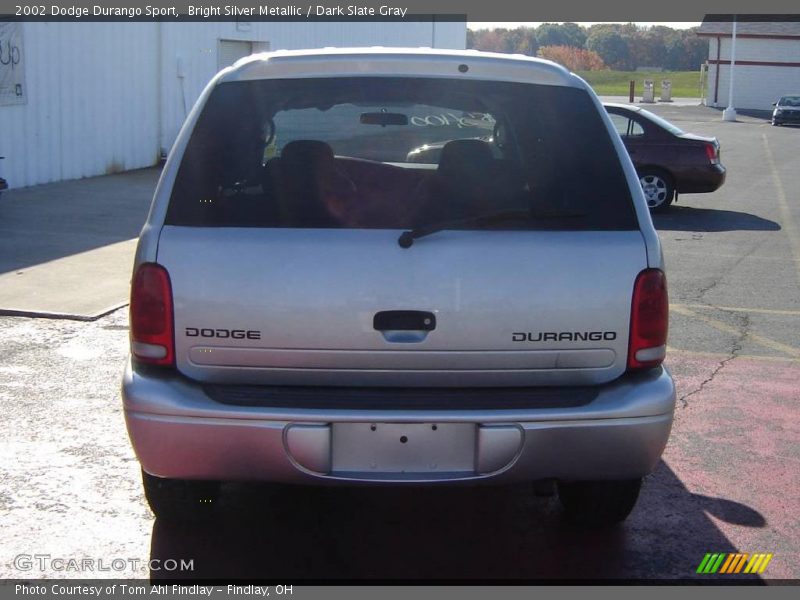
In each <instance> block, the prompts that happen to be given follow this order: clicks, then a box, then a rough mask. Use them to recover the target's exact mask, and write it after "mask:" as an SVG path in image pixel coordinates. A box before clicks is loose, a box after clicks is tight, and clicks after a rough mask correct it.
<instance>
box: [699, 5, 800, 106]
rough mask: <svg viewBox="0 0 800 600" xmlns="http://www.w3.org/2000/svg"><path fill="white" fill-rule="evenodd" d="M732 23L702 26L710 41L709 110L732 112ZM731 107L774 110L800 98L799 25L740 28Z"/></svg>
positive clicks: (751, 24) (755, 24) (701, 33)
mask: <svg viewBox="0 0 800 600" xmlns="http://www.w3.org/2000/svg"><path fill="white" fill-rule="evenodd" d="M732 29H733V23H730V22H727V23H721V22H703V24H702V25H701V26H700V29H699V30H698V32H697V35H699V36H703V37H705V38H708V80H707V81H708V89H707V92H706V102H707V104H708V106H718V107H726V106H728V89H729V82H730V73H731V45H732V44H731V41H732V35H731V33H732ZM733 58H734V67H733V68H734V75H733V84H734V90H733V106H734V108H740V109H758V110H771V109H772V103H773V102H775V101H776V100H777V99H778V98H779V97H780V96H782V95H784V94H800V21H797V20H794V21H784V22H758V21H753V22H748V21H741V22H738V23H737V25H736V50H735V56H734V57H733Z"/></svg>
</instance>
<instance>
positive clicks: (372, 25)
mask: <svg viewBox="0 0 800 600" xmlns="http://www.w3.org/2000/svg"><path fill="white" fill-rule="evenodd" d="M465 45H466V24H465V23H464V22H461V23H458V22H431V21H427V22H342V23H337V22H314V23H302V22H251V23H243V22H198V23H194V22H179V23H167V22H154V23H139V22H131V23H121V22H104V23H80V22H78V23H72V22H65V23H0V156H5V157H6V160H4V161H0V175H2V176H3V177H5V178H6V179H7V180H8V182H9V185H10V186H11V187H22V186H28V185H33V184H37V183H46V182H50V181H59V180H63V179H76V178H80V177H90V176H94V175H102V174H106V173H115V172H119V171H125V170H129V169H136V168H141V167H147V166H150V165H153V164H155V163H156V162H157V161H158V159H159V157H160V155H161V154H162V153H163V152H166V151H168V149H169V147H170V145H171V144H172V142H173V140H174V139H175V137H176V135H177V133H178V130H179V129H180V126H181V124H182V123H183V120H184V118H185V117H186V115H187V113H188V111H189V110H190V109H191V107H192V105H193V104H194V102H195V100H196V99H197V97H198V96H199V94H200V92H201V91H202V89H203V87H204V86H205V85H206V83H207V82H208V81H209V79H211V77H212V76H213V75H214V74H215V73H216V72H217V71H218V70H219V69H220V68H223V67H225V66H228V65H230V64H233V62H234V61H235V60H237V59H238V58H240V57H242V56H246V55H248V54H251V53H253V52H261V51H265V50H278V49H297V48H321V47H325V46H340V47H343V46H347V47H352V46H410V47H419V46H424V47H436V48H456V49H463V48H464V47H465Z"/></svg>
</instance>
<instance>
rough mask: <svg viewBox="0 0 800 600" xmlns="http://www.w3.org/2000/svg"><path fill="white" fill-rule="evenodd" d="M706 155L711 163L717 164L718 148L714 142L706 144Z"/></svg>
mask: <svg viewBox="0 0 800 600" xmlns="http://www.w3.org/2000/svg"><path fill="white" fill-rule="evenodd" d="M705 147H706V156H707V157H708V160H709V162H710V163H711V164H712V165H718V164H719V148H718V147H717V145H716V144H706V145H705Z"/></svg>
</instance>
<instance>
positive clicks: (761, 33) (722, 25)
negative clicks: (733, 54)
mask: <svg viewBox="0 0 800 600" xmlns="http://www.w3.org/2000/svg"><path fill="white" fill-rule="evenodd" d="M777 16H779V15H769V16H766V17H765V18H772V19H774V18H775V17H777ZM728 17H730V15H710V16H709V17H707V18H706V19H704V20H703V23H702V24H701V25H700V28H699V29H698V30H697V35H708V36H715V35H720V36H723V37H724V36H730V35H731V31H732V30H733V22H732V21H731V20H722V19H723V18H728ZM715 19H717V20H715ZM737 21H738V22H737V23H736V35H743V36H748V37H750V36H753V37H796V38H800V19H798V16H797V15H787V19H786V20H785V21H761V20H759V19H757V18H754V16H753V15H742V17H741V18H740V19H739V20H737Z"/></svg>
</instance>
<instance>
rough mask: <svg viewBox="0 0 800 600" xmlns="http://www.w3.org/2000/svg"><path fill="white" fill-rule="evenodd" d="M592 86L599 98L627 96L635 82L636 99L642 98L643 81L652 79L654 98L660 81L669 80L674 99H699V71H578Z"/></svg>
mask: <svg viewBox="0 0 800 600" xmlns="http://www.w3.org/2000/svg"><path fill="white" fill-rule="evenodd" d="M578 75H580V76H581V77H583V78H584V79H585V80H586V81H587V82H589V85H591V86H592V88H593V89H594V91H595V93H597V94H598V95H600V96H627V95H628V86H629V82H630V80H631V79H633V80H634V81H635V82H636V97H637V98H641V97H642V91H643V90H644V80H645V79H652V80H653V81H654V82H655V94H656V98H658V97H659V96H660V95H661V80H662V79H669V80H670V81H671V82H672V95H673V97H675V98H699V97H700V72H699V71H661V72H652V71H641V72H637V71H579V72H578Z"/></svg>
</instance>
